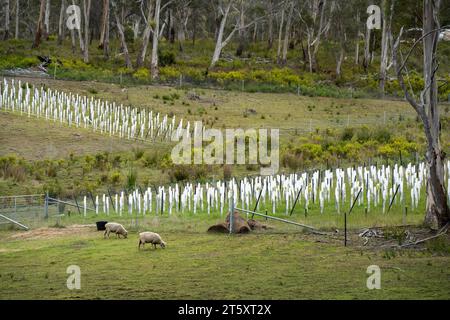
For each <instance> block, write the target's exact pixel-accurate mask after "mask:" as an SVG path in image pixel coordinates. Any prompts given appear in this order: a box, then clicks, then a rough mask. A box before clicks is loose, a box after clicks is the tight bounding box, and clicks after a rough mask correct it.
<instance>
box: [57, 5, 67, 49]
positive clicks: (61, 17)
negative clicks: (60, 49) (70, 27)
mask: <svg viewBox="0 0 450 320" xmlns="http://www.w3.org/2000/svg"><path fill="white" fill-rule="evenodd" d="M65 10H66V0H61V10H60V11H59V21H58V44H61V43H62V42H63V39H64V30H65V26H64V16H65Z"/></svg>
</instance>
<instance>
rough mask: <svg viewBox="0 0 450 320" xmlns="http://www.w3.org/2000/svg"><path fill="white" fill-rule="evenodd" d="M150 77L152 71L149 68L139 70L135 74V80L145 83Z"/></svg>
mask: <svg viewBox="0 0 450 320" xmlns="http://www.w3.org/2000/svg"><path fill="white" fill-rule="evenodd" d="M149 77H150V71H148V69H147V68H139V69H137V70H136V72H135V73H133V78H134V79H136V80H141V81H145V80H148V79H149Z"/></svg>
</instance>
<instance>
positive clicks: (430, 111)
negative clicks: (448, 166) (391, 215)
mask: <svg viewBox="0 0 450 320" xmlns="http://www.w3.org/2000/svg"><path fill="white" fill-rule="evenodd" d="M439 7H440V0H423V31H422V44H423V59H424V60H423V74H424V89H423V90H422V92H421V94H420V101H417V100H416V99H415V98H414V97H413V93H412V92H410V91H409V89H408V88H407V87H406V84H405V81H404V78H403V70H405V66H406V62H407V61H408V58H409V54H408V56H406V58H405V60H404V61H403V59H402V61H401V63H399V62H398V58H399V46H400V40H401V36H402V32H403V28H402V29H401V31H400V35H399V37H398V38H397V40H396V42H395V44H394V61H393V64H394V66H395V69H396V72H397V78H398V82H399V84H400V87H401V88H402V89H403V91H404V93H405V97H406V100H407V101H408V102H409V103H410V104H411V106H412V107H413V108H414V109H415V110H416V112H417V114H418V116H419V117H420V119H421V120H422V123H423V128H424V131H425V137H426V139H427V152H426V159H427V165H428V169H429V174H428V180H427V199H426V200H427V201H426V214H425V224H426V225H428V226H429V227H431V228H432V229H438V228H441V227H443V226H445V225H447V224H448V223H450V209H449V207H448V201H447V194H446V189H445V181H444V160H445V153H444V152H443V150H442V147H441V143H440V130H441V126H440V116H439V106H438V87H437V79H436V72H437V69H438V65H439V64H438V55H437V45H438V41H439V33H440V32H439V29H440V24H439V20H438V19H439ZM416 44H417V43H415V44H414V46H416Z"/></svg>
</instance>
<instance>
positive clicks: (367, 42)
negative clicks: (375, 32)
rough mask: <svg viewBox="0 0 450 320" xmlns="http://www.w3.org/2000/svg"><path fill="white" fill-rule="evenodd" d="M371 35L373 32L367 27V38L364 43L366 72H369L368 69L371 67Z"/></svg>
mask: <svg viewBox="0 0 450 320" xmlns="http://www.w3.org/2000/svg"><path fill="white" fill-rule="evenodd" d="M370 35H371V30H370V29H369V28H367V27H366V36H365V39H364V40H365V42H364V60H363V67H364V71H365V72H367V69H368V68H369V65H370Z"/></svg>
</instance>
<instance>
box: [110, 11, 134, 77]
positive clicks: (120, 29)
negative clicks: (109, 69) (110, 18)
mask: <svg viewBox="0 0 450 320" xmlns="http://www.w3.org/2000/svg"><path fill="white" fill-rule="evenodd" d="M114 17H115V19H116V25H117V32H118V33H119V38H120V44H121V46H122V50H123V55H124V57H125V66H126V67H127V68H128V69H131V68H132V65H131V60H130V54H129V53H128V46H127V42H126V41H125V34H124V32H123V26H122V24H121V23H120V19H119V16H118V15H117V12H116V11H115V10H114Z"/></svg>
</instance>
